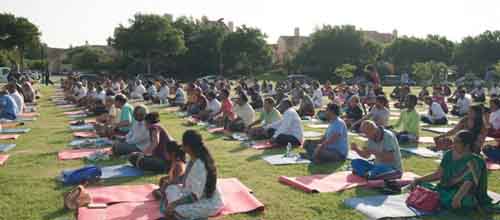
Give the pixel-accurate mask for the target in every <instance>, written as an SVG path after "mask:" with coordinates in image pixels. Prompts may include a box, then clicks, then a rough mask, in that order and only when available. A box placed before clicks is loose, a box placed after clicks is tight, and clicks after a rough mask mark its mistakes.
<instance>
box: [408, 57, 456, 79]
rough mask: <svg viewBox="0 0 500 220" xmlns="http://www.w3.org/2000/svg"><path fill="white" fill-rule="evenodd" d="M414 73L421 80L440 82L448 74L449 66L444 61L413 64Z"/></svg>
mask: <svg viewBox="0 0 500 220" xmlns="http://www.w3.org/2000/svg"><path fill="white" fill-rule="evenodd" d="M412 70H413V75H414V76H415V77H416V79H417V80H418V81H420V82H426V81H432V82H433V83H440V82H441V81H442V80H444V77H445V74H448V66H447V65H446V64H445V63H443V62H435V61H429V62H423V63H414V64H413V65H412Z"/></svg>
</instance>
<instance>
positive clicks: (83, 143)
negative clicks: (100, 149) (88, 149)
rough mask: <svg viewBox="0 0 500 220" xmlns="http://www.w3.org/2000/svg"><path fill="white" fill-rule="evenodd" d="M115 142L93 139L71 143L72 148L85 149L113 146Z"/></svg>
mask: <svg viewBox="0 0 500 220" xmlns="http://www.w3.org/2000/svg"><path fill="white" fill-rule="evenodd" d="M112 144H113V142H112V141H111V140H109V139H107V138H92V139H76V140H72V141H71V142H70V143H69V146H71V147H85V146H95V145H98V146H105V145H112Z"/></svg>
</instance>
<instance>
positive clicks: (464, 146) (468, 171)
mask: <svg viewBox="0 0 500 220" xmlns="http://www.w3.org/2000/svg"><path fill="white" fill-rule="evenodd" d="M474 136H475V135H474V133H473V132H471V131H468V130H461V131H459V132H457V133H456V135H455V136H454V138H453V142H454V145H453V147H452V149H451V150H450V151H447V152H446V153H445V154H444V156H443V159H442V160H441V164H440V165H439V167H438V169H437V170H436V171H435V172H433V173H431V174H428V175H425V176H422V177H419V178H416V179H415V180H414V181H413V183H412V184H411V185H410V187H411V188H415V187H416V186H417V185H420V186H422V187H425V188H428V189H430V190H433V191H436V192H438V193H439V202H440V206H441V208H442V209H466V210H472V209H475V208H479V207H480V208H489V207H493V206H492V199H491V198H490V197H489V196H488V194H487V190H488V181H487V178H488V172H487V169H486V164H485V161H484V160H483V159H482V157H481V156H480V155H478V154H475V153H474V149H475V147H474V145H475V141H474V139H475V138H474ZM434 181H439V183H438V184H437V185H435V186H434V185H432V184H430V182H434Z"/></svg>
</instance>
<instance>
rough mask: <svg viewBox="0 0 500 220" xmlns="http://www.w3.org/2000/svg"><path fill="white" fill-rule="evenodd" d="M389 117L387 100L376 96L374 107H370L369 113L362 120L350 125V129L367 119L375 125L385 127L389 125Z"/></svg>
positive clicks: (381, 96)
mask: <svg viewBox="0 0 500 220" xmlns="http://www.w3.org/2000/svg"><path fill="white" fill-rule="evenodd" d="M390 115H391V112H390V111H389V109H388V101H387V98H386V97H385V96H383V95H378V96H377V98H376V99H375V105H374V106H373V107H372V109H371V110H370V112H369V113H368V114H366V115H365V116H363V118H361V119H360V120H358V121H356V122H354V123H353V124H352V125H351V128H353V127H354V128H355V127H356V126H358V125H359V124H360V123H362V122H363V121H365V120H368V119H371V120H373V121H374V122H375V123H377V125H378V126H382V127H386V126H387V125H388V123H389V116H390Z"/></svg>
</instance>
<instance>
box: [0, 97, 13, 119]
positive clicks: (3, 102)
mask: <svg viewBox="0 0 500 220" xmlns="http://www.w3.org/2000/svg"><path fill="white" fill-rule="evenodd" d="M16 113H17V105H16V102H15V101H14V99H12V97H10V96H8V95H7V92H5V91H0V119H7V120H16V118H17V116H16V115H17V114H16Z"/></svg>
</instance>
